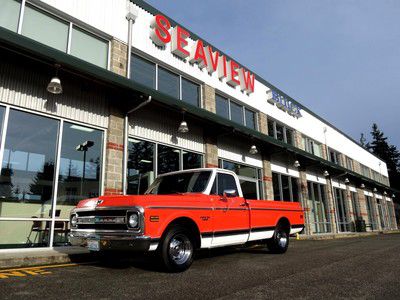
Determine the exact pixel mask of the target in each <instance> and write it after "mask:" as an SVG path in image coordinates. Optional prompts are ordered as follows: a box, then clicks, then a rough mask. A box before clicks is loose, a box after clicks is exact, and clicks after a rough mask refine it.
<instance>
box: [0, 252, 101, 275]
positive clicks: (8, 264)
mask: <svg viewBox="0 0 400 300" xmlns="http://www.w3.org/2000/svg"><path fill="white" fill-rule="evenodd" d="M91 260H95V257H94V256H93V255H91V254H90V252H89V251H87V250H86V249H85V248H81V247H61V248H53V249H25V250H15V251H10V252H9V251H0V271H1V269H6V268H22V267H33V266H38V265H51V264H65V263H75V262H86V261H91Z"/></svg>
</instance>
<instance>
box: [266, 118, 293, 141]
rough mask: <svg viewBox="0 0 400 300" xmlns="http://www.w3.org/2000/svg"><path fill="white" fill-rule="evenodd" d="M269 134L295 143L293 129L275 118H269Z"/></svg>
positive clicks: (280, 139)
mask: <svg viewBox="0 0 400 300" xmlns="http://www.w3.org/2000/svg"><path fill="white" fill-rule="evenodd" d="M268 135H269V136H271V137H273V138H275V139H277V140H279V141H281V142H284V143H287V144H290V145H293V143H294V138H293V129H290V128H287V127H286V126H285V125H283V124H281V123H278V122H276V121H274V120H270V119H269V120H268Z"/></svg>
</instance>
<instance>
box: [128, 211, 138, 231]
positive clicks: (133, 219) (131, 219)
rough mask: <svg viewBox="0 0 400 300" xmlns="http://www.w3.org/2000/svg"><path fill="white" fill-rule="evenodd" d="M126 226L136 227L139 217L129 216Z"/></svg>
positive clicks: (134, 214)
mask: <svg viewBox="0 0 400 300" xmlns="http://www.w3.org/2000/svg"><path fill="white" fill-rule="evenodd" d="M128 224H129V227H131V228H135V227H137V226H138V224H139V216H138V215H137V214H136V213H133V214H131V215H130V216H129V219H128Z"/></svg>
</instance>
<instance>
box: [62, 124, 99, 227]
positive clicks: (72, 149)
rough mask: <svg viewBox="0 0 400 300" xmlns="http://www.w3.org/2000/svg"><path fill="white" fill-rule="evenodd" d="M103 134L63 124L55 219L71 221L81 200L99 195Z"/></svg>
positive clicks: (83, 127) (78, 126)
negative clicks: (70, 215) (72, 212)
mask: <svg viewBox="0 0 400 300" xmlns="http://www.w3.org/2000/svg"><path fill="white" fill-rule="evenodd" d="M102 148H103V132H102V131H100V130H96V129H92V128H88V127H86V126H81V125H76V124H72V123H69V122H64V126H63V136H62V143H61V158H60V174H59V177H58V195H57V208H56V216H57V217H58V216H59V217H61V218H64V219H65V218H69V212H70V210H71V209H72V208H73V207H74V206H76V204H78V202H79V201H80V200H82V199H86V198H94V197H98V196H99V194H100V176H101V175H100V174H101V156H102V155H101V153H102Z"/></svg>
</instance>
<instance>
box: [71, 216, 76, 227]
mask: <svg viewBox="0 0 400 300" xmlns="http://www.w3.org/2000/svg"><path fill="white" fill-rule="evenodd" d="M77 223H78V218H77V217H76V215H72V217H71V226H72V227H75V226H76V224H77Z"/></svg>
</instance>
